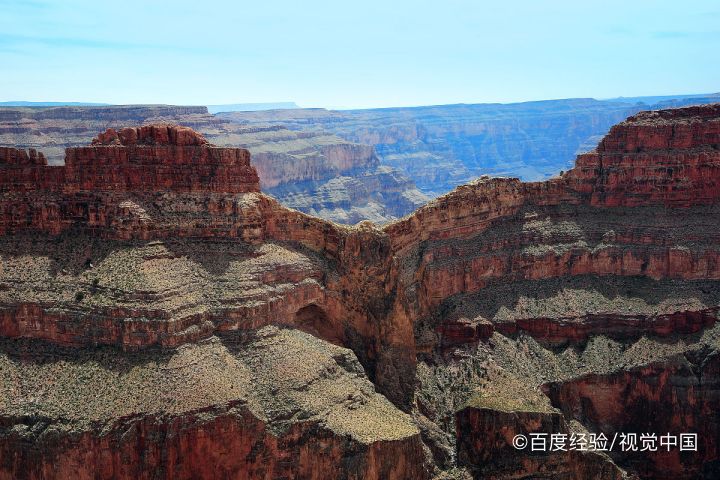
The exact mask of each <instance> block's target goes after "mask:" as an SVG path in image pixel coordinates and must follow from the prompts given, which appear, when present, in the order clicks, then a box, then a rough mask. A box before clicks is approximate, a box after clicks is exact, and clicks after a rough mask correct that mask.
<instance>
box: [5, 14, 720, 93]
mask: <svg viewBox="0 0 720 480" xmlns="http://www.w3.org/2000/svg"><path fill="white" fill-rule="evenodd" d="M0 66H1V67H0V101H2V100H30V101H86V102H106V103H173V104H200V105H205V104H223V103H248V102H274V101H294V102H297V103H298V104H300V105H301V106H326V107H378V106H400V105H428V104H444V103H461V102H462V103H480V102H511V101H524V100H539V99H550V98H568V97H595V98H609V97H616V96H638V95H662V94H681V93H683V94H684V93H709V92H717V91H720V2H718V1H717V0H707V1H706V0H697V1H694V0H688V1H684V2H681V1H677V0H673V1H665V0H655V1H652V0H622V1H616V0H605V1H588V0H571V1H552V0H550V1H538V0H496V1H492V2H488V1H465V0H441V1H440V0H439V1H423V0H412V1H406V0H383V1H376V0H356V1H352V2H347V1H342V0H334V1H318V0H304V1H303V0H294V1H285V0H259V1H253V2H245V1H211V0H205V1H197V0H195V1H184V0H174V1H161V0H143V1H135V0H122V1H115V2H108V1H80V0H62V1H60V0H58V1H43V0H30V1H7V0H0Z"/></svg>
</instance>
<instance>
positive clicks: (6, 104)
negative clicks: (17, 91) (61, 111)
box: [0, 101, 110, 107]
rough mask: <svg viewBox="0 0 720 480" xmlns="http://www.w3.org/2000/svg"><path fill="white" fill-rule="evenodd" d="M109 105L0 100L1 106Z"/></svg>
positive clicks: (101, 104)
mask: <svg viewBox="0 0 720 480" xmlns="http://www.w3.org/2000/svg"><path fill="white" fill-rule="evenodd" d="M108 105H110V104H109V103H90V102H25V101H11V102H0V107H105V106H108Z"/></svg>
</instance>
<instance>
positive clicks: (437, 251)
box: [0, 106, 720, 479]
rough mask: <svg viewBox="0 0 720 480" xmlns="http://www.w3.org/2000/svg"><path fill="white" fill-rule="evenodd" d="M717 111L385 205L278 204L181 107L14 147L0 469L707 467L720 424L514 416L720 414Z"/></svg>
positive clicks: (238, 157) (563, 471) (684, 115)
mask: <svg viewBox="0 0 720 480" xmlns="http://www.w3.org/2000/svg"><path fill="white" fill-rule="evenodd" d="M667 124H669V125H672V126H673V127H672V128H667ZM719 126H720V109H718V107H717V106H704V107H697V108H689V109H681V110H671V111H667V112H659V113H643V114H639V115H637V116H635V117H631V118H630V119H628V120H627V121H626V122H624V123H622V124H620V125H618V126H617V127H616V128H614V129H613V130H612V132H611V134H610V135H609V136H608V137H607V138H606V139H605V140H604V141H603V142H602V143H601V144H600V146H599V147H598V149H597V151H596V152H593V153H591V154H587V155H585V156H582V157H581V158H580V159H579V161H578V165H577V167H576V168H575V169H573V170H570V171H569V172H566V173H564V174H562V175H560V176H559V177H557V178H554V179H551V180H549V181H547V182H539V183H523V182H520V181H519V180H517V179H490V178H482V179H479V180H477V181H475V182H473V183H471V184H469V185H466V186H463V187H459V188H458V189H457V190H456V191H454V192H452V193H450V194H448V195H446V196H443V197H440V198H439V199H437V200H435V201H433V202H431V203H430V204H428V205H426V206H424V207H422V208H421V209H419V210H418V211H416V212H415V213H414V214H413V215H410V216H408V217H406V218H404V219H402V220H400V221H398V222H395V223H393V224H390V225H387V226H385V227H383V228H378V227H376V226H375V225H374V224H372V223H369V222H363V223H360V224H358V225H356V226H354V227H347V226H341V225H337V224H334V223H331V222H327V221H324V220H321V219H318V218H314V217H311V216H308V215H305V214H303V213H300V212H297V211H294V210H291V209H288V208H286V207H283V206H282V205H280V203H278V202H277V201H276V200H274V199H273V198H271V197H269V196H267V195H264V194H263V193H260V192H259V179H258V176H257V174H256V173H255V171H254V169H253V167H252V165H251V164H250V158H249V155H248V153H247V151H245V150H242V149H235V148H227V147H216V146H213V145H211V144H209V143H208V142H207V141H206V140H205V139H204V138H203V137H202V136H200V135H198V134H196V133H194V132H192V131H190V130H188V129H184V128H178V127H171V126H167V125H156V126H146V127H141V128H136V129H125V130H108V131H106V132H105V133H103V134H101V135H100V136H99V137H97V139H96V141H95V142H94V144H93V145H90V146H87V147H79V148H74V149H70V150H69V151H68V156H67V159H68V160H67V162H66V165H65V166H62V167H51V166H47V165H46V162H45V161H44V159H43V157H42V156H41V155H40V154H37V153H33V152H23V151H20V150H10V149H5V150H0V155H1V157H0V158H2V161H0V170H2V171H3V172H7V175H4V176H3V177H2V181H1V184H2V187H1V189H0V213H1V214H2V215H1V216H0V219H2V223H0V232H1V233H2V237H0V245H1V246H2V248H0V252H1V253H0V260H1V262H2V263H0V266H1V268H0V336H2V337H4V338H5V340H3V342H4V343H2V345H0V347H2V348H1V349H0V353H2V356H0V380H2V383H0V388H2V389H4V390H3V392H5V393H6V394H5V395H3V396H0V415H2V417H0V418H1V419H2V420H1V421H0V426H1V427H2V430H0V453H2V457H1V458H2V460H0V468H2V469H3V470H2V473H1V474H0V475H5V476H6V477H13V476H16V474H18V472H20V473H22V472H27V473H24V474H25V476H26V477H28V478H43V477H48V476H52V473H51V472H50V470H49V469H50V465H52V464H53V463H58V462H60V464H61V465H63V467H62V468H63V469H64V470H61V471H62V473H63V474H64V473H68V472H71V471H72V472H74V474H75V475H80V476H81V477H82V476H83V475H88V476H89V475H90V474H89V473H88V472H89V471H90V470H89V469H91V468H95V469H97V471H100V472H102V475H104V476H105V477H107V478H111V477H113V476H116V477H120V478H123V477H125V478H130V477H137V476H142V475H143V472H145V471H147V470H148V469H158V470H159V471H161V472H163V473H162V475H165V476H167V475H172V476H178V477H181V478H193V477H198V476H199V477H202V476H203V475H205V476H208V477H210V476H217V475H221V476H222V475H225V476H228V477H261V478H262V477H267V476H292V475H300V476H304V477H307V478H327V477H328V476H329V477H347V478H424V477H429V476H430V475H431V474H433V473H438V471H439V470H448V469H450V470H451V469H452V467H459V468H462V469H465V473H466V474H467V475H470V476H474V477H475V478H497V479H502V478H533V477H537V476H538V475H545V476H548V475H556V476H558V478H568V479H569V478H583V477H584V476H586V475H588V474H589V472H598V471H599V472H602V475H604V476H603V477H602V478H612V479H615V478H626V477H628V476H629V475H634V474H638V475H640V476H642V477H644V478H662V477H661V475H662V473H661V472H671V473H677V472H680V471H681V470H682V469H685V468H686V469H687V470H688V471H690V472H693V475H700V476H701V478H712V475H713V474H714V473H713V472H715V465H716V464H717V462H718V457H717V452H716V445H715V443H716V442H714V440H712V439H711V440H706V441H705V443H704V444H703V445H704V446H703V450H702V452H701V453H699V454H698V455H695V456H694V457H693V458H692V459H689V458H687V457H684V456H677V455H674V454H673V455H669V456H659V457H657V458H656V457H654V456H651V455H645V454H642V455H637V456H626V455H619V454H617V452H608V453H607V454H606V455H605V454H592V455H590V454H575V453H567V454H565V453H557V454H548V455H545V456H542V455H540V456H537V455H536V456H533V455H529V456H528V455H524V454H522V453H518V452H515V451H514V450H512V449H511V448H512V447H508V445H507V438H509V437H508V435H509V432H525V433H528V432H530V431H539V430H542V429H544V428H545V427H547V428H548V429H550V430H552V431H548V432H547V433H553V432H554V433H565V432H570V431H573V429H581V430H583V429H584V430H587V431H589V432H594V433H600V432H603V433H605V434H608V433H612V432H617V431H620V430H621V429H623V428H633V429H641V428H658V429H660V428H668V429H671V428H672V429H673V430H675V429H678V428H688V429H692V428H695V426H697V425H698V419H700V418H702V417H703V416H704V417H708V416H710V417H711V418H712V419H713V420H712V422H708V425H709V426H708V427H707V428H706V429H702V428H699V429H698V430H697V433H698V434H699V435H702V436H709V437H713V435H715V436H716V432H715V430H714V428H715V427H714V426H713V425H715V424H716V423H717V422H716V421H715V420H714V414H713V413H712V412H713V411H714V410H713V409H714V408H715V407H714V403H713V402H714V398H715V397H716V395H717V392H715V390H716V386H715V383H714V380H713V375H714V373H713V369H714V366H713V365H714V363H713V362H711V361H709V360H707V359H713V358H715V356H716V355H715V354H716V351H717V350H718V348H719V347H718V346H719V345H720V340H719V339H720V333H718V328H720V326H718V325H716V320H717V317H718V311H719V308H718V306H719V305H720V298H719V297H718V295H720V293H719V292H720V258H719V257H720V227H719V226H718V225H720V222H719V221H718V219H719V218H720V210H719V209H720V202H718V196H719V195H720V190H719V189H718V185H719V184H720V171H718V169H717V165H718V163H719V162H720V150H717V148H716V146H715V142H716V140H717V139H716V137H717V132H718V128H719ZM638 148H640V151H638ZM643 149H649V150H643ZM648 151H651V152H652V153H651V154H647V153H648ZM693 192H697V194H693ZM18 349H19V350H18ZM693 355H694V356H693ZM700 357H702V359H705V360H702V359H700ZM76 358H81V360H76ZM682 358H686V359H690V358H692V359H693V360H688V362H689V363H690V364H691V365H690V366H689V367H688V368H685V367H683V366H682V365H680V364H678V363H677V362H678V361H679V362H680V363H682ZM128 359H130V360H128ZM673 359H675V360H673ZM676 360H677V361H676ZM706 360H707V361H706ZM23 362H25V363H23ZM124 362H130V364H128V365H125V363H124ZM133 362H135V363H133ZM118 365H120V366H118ZM122 365H125V366H122ZM678 365H680V366H678ZM692 365H695V367H693V366H692ZM703 365H704V366H705V367H707V371H705V370H703V368H705V367H703ZM88 366H90V367H91V371H85V370H84V369H85V368H86V367H88ZM24 369H25V370H24ZM176 369H177V372H182V373H177V372H176ZM188 369H189V370H188ZM27 372H34V373H33V374H32V375H34V377H33V378H48V379H49V378H50V376H52V375H54V376H55V377H56V378H58V379H60V380H58V381H56V382H55V383H52V382H50V383H48V382H33V381H32V380H31V379H30V376H31V375H30V374H27ZM188 372H190V375H189V376H188ZM221 372H223V373H221ZM243 372H244V373H243ZM638 372H640V373H638ZM643 372H644V373H643ZM648 372H650V373H648ZM228 375H229V377H228ZM648 375H649V376H648ZM700 377H702V379H701V378H700ZM242 378H246V379H247V382H246V383H244V384H242V385H240V384H238V383H237V382H239V381H240V380H238V379H242ZM647 379H649V380H647ZM653 379H655V380H653ZM113 381H115V382H116V384H117V386H115V385H116V384H115V383H113ZM693 382H694V383H693ZM703 382H705V383H703ZM98 385H112V387H106V392H105V393H102V394H101V395H99V396H96V397H92V396H88V395H82V394H81V393H82V392H89V391H94V389H96V388H97V386H98ZM543 385H544V387H541V386H543ZM598 385H599V386H598ZM700 386H702V388H700ZM118 389H119V390H118ZM375 389H377V391H376V390H375ZM120 390H122V391H123V392H127V395H128V396H127V397H125V394H122V395H121V394H120V393H118V392H119V391H120ZM159 391H164V392H170V393H169V394H168V395H167V396H162V395H160V396H159V397H158V398H155V397H156V396H157V395H158V392H159ZM198 391H202V392H210V393H211V395H210V394H209V398H210V399H209V400H208V399H207V398H208V396H203V399H199V398H196V395H197V392H198ZM73 392H76V393H77V392H80V394H78V395H79V396H78V395H76V393H73ZM598 392H601V393H603V394H602V395H601V394H599V393H598ZM150 397H152V398H150ZM680 397H683V398H686V399H687V402H685V403H683V404H681V402H680V401H679V400H678V399H679V398H680ZM93 398H96V400H93ZM128 398H133V399H134V400H132V402H135V403H130V404H129V406H123V408H124V409H125V410H123V408H120V409H119V410H118V413H113V412H114V410H113V411H111V410H112V408H114V407H115V406H120V405H121V404H123V402H127V401H128V400H127V399H128ZM578 398H581V399H582V398H585V399H586V400H584V401H580V402H579V403H578V401H577V399H578ZM5 399H7V400H5ZM318 402H319V403H318ZM643 405H644V406H645V407H647V406H651V407H652V408H656V407H655V406H657V409H661V410H662V411H663V412H666V413H667V415H668V416H669V418H672V419H678V420H677V421H674V420H673V422H674V423H672V422H671V423H670V424H666V423H662V422H657V421H656V422H655V423H647V422H646V423H642V418H644V417H642V416H640V414H639V413H638V415H634V414H632V412H639V411H640V410H641V409H642V408H645V407H643ZM127 408H130V410H127ZM622 411H627V412H630V413H631V414H628V415H625V414H619V413H618V412H622ZM633 422H635V423H633ZM637 422H640V423H637ZM713 422H714V423H713ZM208 432H210V433H208ZM660 433H662V432H660ZM713 438H714V437H713ZM489 439H490V440H489ZM38 446H40V447H41V448H37V447H38ZM141 451H144V452H146V454H142V453H140V452H141ZM143 455H144V456H143ZM9 458H12V459H14V460H12V461H11V460H7V459H9ZM121 458H132V459H134V461H133V462H131V463H130V465H134V466H132V467H125V466H123V465H124V464H122V465H121V463H122V462H121V461H120V459H121ZM208 458H209V459H213V460H212V465H208V464H207V462H206V459H208ZM62 459H66V463H62V461H63V460H62ZM276 459H281V460H276ZM516 460H517V461H518V462H521V465H520V466H519V467H518V466H516V465H515V463H517V462H516ZM643 465H644V467H643ZM78 472H80V473H78ZM658 475H660V476H659V477H658ZM702 475H704V477H702Z"/></svg>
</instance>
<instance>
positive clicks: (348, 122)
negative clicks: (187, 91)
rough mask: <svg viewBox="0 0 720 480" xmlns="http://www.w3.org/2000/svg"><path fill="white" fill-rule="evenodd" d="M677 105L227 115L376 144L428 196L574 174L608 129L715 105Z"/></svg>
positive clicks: (599, 103) (629, 102) (579, 102)
mask: <svg viewBox="0 0 720 480" xmlns="http://www.w3.org/2000/svg"><path fill="white" fill-rule="evenodd" d="M717 101H718V98H717V96H713V95H710V96H706V97H703V96H696V97H689V98H683V97H682V96H679V97H677V98H675V99H657V98H647V99H645V98H642V97H639V98H637V99H614V100H594V99H567V100H547V101H538V102H524V103H511V104H474V105H473V104H467V105H466V104H460V105H434V106H422V107H405V108H380V109H367V110H341V111H333V110H324V109H297V110H273V111H265V112H227V113H222V114H220V116H221V117H223V118H227V119H232V120H235V121H241V122H249V123H250V124H255V123H260V124H267V123H271V124H273V125H283V126H285V127H287V128H290V129H293V130H299V131H323V132H330V133H334V134H336V135H338V136H340V137H342V138H344V139H346V140H349V141H352V142H358V143H363V144H368V145H374V146H375V148H376V150H377V153H378V157H379V158H380V161H381V163H382V164H384V165H388V166H391V167H394V168H397V169H399V170H400V171H402V172H403V173H404V174H405V175H406V176H407V177H409V178H410V179H412V181H413V182H414V183H415V184H416V185H417V186H418V188H419V189H420V190H421V191H422V192H423V193H425V194H426V195H428V196H430V197H436V196H438V195H442V194H444V193H447V192H449V191H450V190H452V189H453V188H455V187H456V186H458V185H461V184H464V183H467V182H469V181H471V180H473V179H474V178H476V177H478V176H480V175H492V176H498V175H500V176H512V177H519V178H521V179H522V180H525V181H536V180H543V179H546V178H549V177H551V176H553V175H556V174H557V173H558V172H559V171H561V170H567V169H569V168H571V167H572V165H573V159H574V158H575V156H576V155H577V154H578V153H580V152H584V151H588V150H592V149H593V148H594V147H595V145H597V142H598V141H599V140H600V139H601V138H602V136H603V135H605V134H606V133H607V131H608V129H609V128H610V127H611V126H612V125H614V124H616V123H618V122H620V121H622V120H624V119H625V118H626V117H627V116H629V115H632V114H634V113H637V112H639V111H640V110H644V109H651V108H668V107H670V106H683V105H699V104H703V103H710V102H717Z"/></svg>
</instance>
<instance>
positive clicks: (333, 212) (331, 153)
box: [0, 105, 427, 224]
mask: <svg viewBox="0 0 720 480" xmlns="http://www.w3.org/2000/svg"><path fill="white" fill-rule="evenodd" d="M153 122H171V123H175V124H181V125H184V126H187V127H191V128H193V129H195V130H196V131H199V132H201V133H203V134H204V135H205V136H206V137H207V138H208V139H209V140H211V141H212V142H214V143H215V144H217V145H222V146H239V147H244V148H247V149H248V150H250V152H251V153H252V155H253V164H254V165H255V167H256V168H257V171H258V173H259V175H260V182H261V185H262V187H263V191H265V192H267V193H269V194H270V195H272V196H274V197H275V198H277V199H279V200H280V201H281V202H283V203H284V204H285V205H288V206H290V207H292V208H296V209H298V210H301V211H304V212H306V213H311V214H314V215H317V216H320V217H322V218H327V219H329V220H333V221H338V222H342V223H349V224H353V223H357V222H359V221H361V220H372V221H375V222H377V223H384V222H387V221H388V220H392V219H395V218H399V217H402V216H403V215H405V214H407V213H409V212H411V211H412V210H414V209H415V208H417V207H419V206H420V205H422V204H423V203H424V202H425V201H426V200H427V197H426V196H425V195H424V194H422V193H420V192H419V191H418V190H417V189H416V188H415V185H414V184H413V183H412V182H411V181H410V180H409V179H408V178H407V177H405V176H403V175H402V174H401V173H400V172H399V171H398V170H397V169H395V168H392V167H388V166H380V165H379V164H378V159H377V156H376V155H375V151H374V149H373V148H372V147H371V146H369V145H362V144H357V143H353V142H348V141H347V140H343V139H341V138H339V137H337V136H335V135H332V134H328V133H325V132H313V133H302V132H294V131H290V130H288V129H286V128H283V127H281V126H277V125H275V126H271V125H254V126H244V125H239V124H235V123H233V122H230V121H227V120H224V119H219V118H217V117H215V116H213V115H209V114H208V112H207V109H206V108H205V107H178V106H163V105H137V106H107V107H51V108H29V107H0V145H4V146H7V147H21V148H33V149H36V150H41V151H42V152H43V154H44V155H45V156H46V158H47V159H48V162H49V163H50V164H53V165H61V164H62V163H63V162H64V160H65V149H66V148H69V147H77V146H82V145H85V144H87V143H88V142H90V140H91V139H92V138H93V136H94V135H96V134H97V132H98V131H103V130H105V129H107V128H114V129H118V130H119V129H122V128H124V127H127V126H132V125H137V124H150V123H153Z"/></svg>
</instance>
